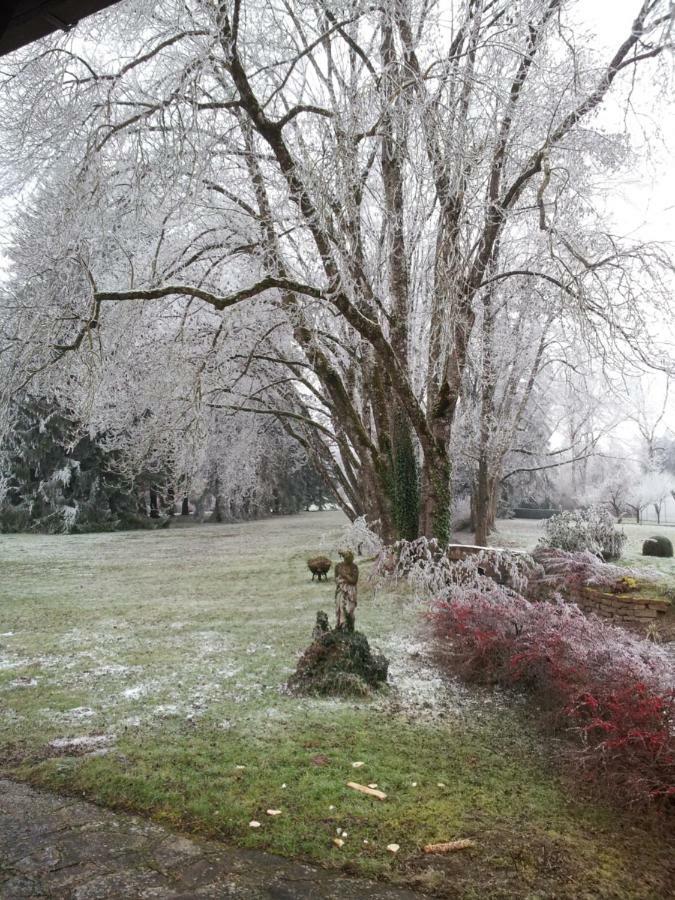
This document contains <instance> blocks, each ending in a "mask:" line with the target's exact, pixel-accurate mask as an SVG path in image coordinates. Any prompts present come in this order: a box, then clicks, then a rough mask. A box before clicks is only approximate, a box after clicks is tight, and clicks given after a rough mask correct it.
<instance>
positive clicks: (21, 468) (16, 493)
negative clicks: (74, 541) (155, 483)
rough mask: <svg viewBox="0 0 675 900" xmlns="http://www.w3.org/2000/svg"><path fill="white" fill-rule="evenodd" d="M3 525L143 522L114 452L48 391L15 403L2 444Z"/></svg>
mask: <svg viewBox="0 0 675 900" xmlns="http://www.w3.org/2000/svg"><path fill="white" fill-rule="evenodd" d="M3 456H4V459H3V466H2V469H3V471H2V482H3V485H4V496H3V497H2V498H1V503H0V531H5V532H7V531H47V532H72V531H75V532H78V531H108V530H112V529H115V528H120V527H130V526H133V525H136V524H140V523H139V522H138V521H137V520H138V518H139V517H138V516H137V499H136V496H135V493H134V491H133V488H132V485H130V484H129V482H128V481H127V480H125V479H124V478H123V477H122V476H121V475H119V474H117V473H116V472H115V471H114V468H113V462H114V459H113V454H111V453H107V452H106V451H105V450H104V449H103V448H102V447H101V445H100V443H97V441H96V438H95V437H92V436H89V435H87V434H85V433H83V431H82V429H81V428H80V425H79V423H78V422H77V421H76V420H75V419H74V418H73V417H72V416H71V415H70V414H69V412H68V411H67V410H64V409H63V408H61V407H59V406H57V405H55V404H54V403H52V402H50V401H49V400H48V399H46V398H44V397H34V396H30V395H26V396H24V397H23V398H21V400H19V401H17V402H16V403H15V408H14V431H13V434H12V435H11V437H10V438H9V440H8V441H7V443H6V445H5V448H4V454H3Z"/></svg>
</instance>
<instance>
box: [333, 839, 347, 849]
mask: <svg viewBox="0 0 675 900" xmlns="http://www.w3.org/2000/svg"><path fill="white" fill-rule="evenodd" d="M333 843H334V844H335V846H336V847H338V848H339V847H344V844H345V842H344V841H343V840H342V838H333Z"/></svg>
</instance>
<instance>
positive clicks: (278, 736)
mask: <svg viewBox="0 0 675 900" xmlns="http://www.w3.org/2000/svg"><path fill="white" fill-rule="evenodd" d="M341 524H342V519H341V516H340V515H339V514H336V513H321V514H318V513H317V514H308V515H304V516H298V517H293V518H285V519H273V520H269V521H267V522H261V523H256V524H248V525H242V526H205V527H202V528H190V529H187V528H185V529H176V530H175V531H172V530H171V529H169V530H168V531H166V530H163V531H157V532H143V533H138V532H133V533H128V534H106V535H83V536H78V537H70V536H60V537H59V536H35V535H30V536H20V535H11V536H8V537H6V538H4V537H3V538H2V556H3V559H2V562H1V563H0V576H2V577H1V578H0V760H2V762H0V766H1V767H2V770H3V771H4V772H5V773H10V774H13V775H15V776H18V777H21V778H24V779H26V780H30V781H33V782H35V783H39V784H44V785H48V786H50V787H53V788H56V789H58V790H62V791H65V792H69V791H71V792H77V793H78V794H80V795H81V794H82V793H84V794H85V795H86V796H88V797H90V798H91V799H94V800H97V801H99V802H101V803H104V804H107V805H110V806H117V807H121V808H124V809H129V810H133V811H134V812H139V813H144V814H149V815H152V816H153V817H155V818H157V819H158V820H161V821H163V822H165V823H169V824H171V825H173V826H176V827H181V828H188V829H192V830H195V831H198V832H200V833H203V834H207V835H210V836H215V837H220V838H222V839H225V840H228V841H233V842H235V843H237V844H239V845H241V846H250V847H257V848H259V849H267V850H270V851H273V852H276V853H280V854H283V855H287V856H292V857H296V858H302V859H306V860H310V861H313V862H318V863H320V864H322V865H326V866H335V867H338V868H342V869H346V870H347V871H353V872H360V873H363V874H371V875H376V876H381V877H387V878H391V879H394V880H404V881H407V882H409V883H413V884H418V885H420V886H424V887H429V888H433V889H435V890H440V891H441V892H444V893H445V894H446V895H447V896H456V897H467V898H470V897H479V896H480V897H485V896H490V897H501V896H503V897H507V896H533V897H534V896H556V897H570V898H571V897H575V898H576V897H583V896H594V897H645V898H647V897H655V896H661V895H665V893H664V892H663V891H662V892H661V893H659V890H660V888H659V885H665V884H667V882H666V881H665V878H666V877H667V876H666V872H665V869H666V866H667V849H666V841H665V836H663V835H660V834H659V833H658V831H657V830H655V829H654V828H652V829H651V830H650V829H649V828H647V827H646V826H645V827H644V828H642V827H641V828H637V830H635V831H634V830H632V829H634V828H635V827H636V826H634V825H628V824H626V823H624V824H622V823H621V822H620V821H618V820H617V818H616V814H614V813H612V814H610V813H608V812H607V811H605V810H603V809H600V808H594V807H591V806H584V805H582V804H579V803H574V802H571V801H570V800H569V799H568V792H567V791H566V789H565V786H564V785H563V784H561V783H560V782H559V781H558V780H557V778H556V777H555V776H554V774H553V773H552V771H551V767H550V765H549V764H548V762H547V759H546V752H547V748H546V745H545V744H544V743H543V742H542V741H541V740H540V739H539V738H538V737H536V736H535V735H536V729H534V728H533V727H531V723H530V722H528V720H527V718H526V716H525V714H524V712H523V711H522V708H520V707H518V706H513V705H511V704H509V703H507V702H506V701H505V698H504V696H503V695H499V694H493V693H490V692H486V691H483V690H480V689H475V690H472V691H468V690H466V689H461V688H459V687H457V688H455V687H453V685H452V684H448V685H445V686H444V684H443V683H442V681H441V680H438V679H436V680H433V679H431V680H429V681H428V682H426V684H427V687H428V688H429V689H428V690H427V691H426V693H425V692H424V691H421V688H420V693H419V694H417V693H416V691H417V690H418V688H419V685H418V681H419V678H418V674H419V672H420V671H421V670H420V666H421V665H422V664H421V663H418V662H416V654H417V653H418V652H419V647H420V646H422V645H421V643H420V639H419V637H417V638H415V634H416V632H417V631H418V629H419V627H420V623H419V618H420V617H419V611H418V610H417V609H415V607H414V606H413V605H412V604H411V603H410V602H409V601H408V600H407V599H406V598H405V596H403V595H402V594H401V593H395V592H394V593H387V592H377V593H376V594H374V593H373V591H372V590H371V589H369V588H368V587H367V585H366V584H365V581H364V583H363V585H362V587H361V589H360V593H359V606H358V610H357V627H358V628H359V629H360V630H362V631H363V632H364V633H365V634H366V635H367V636H368V639H369V640H370V641H371V643H372V644H373V647H374V649H377V650H380V651H382V652H384V653H385V654H386V655H387V656H388V657H390V658H391V659H392V667H391V675H392V680H393V682H394V687H393V688H392V689H391V690H390V691H388V692H384V693H383V694H382V695H380V694H379V693H378V695H377V696H375V697H374V698H373V699H372V700H358V699H356V700H337V699H331V700H320V699H309V698H298V697H293V696H290V695H288V694H287V693H285V692H284V690H283V685H284V684H285V682H286V680H287V678H288V676H289V675H290V673H291V672H292V670H293V669H294V667H295V663H296V660H297V656H298V654H299V653H300V652H301V651H302V650H303V649H304V648H305V647H306V646H307V644H308V643H309V640H310V634H311V630H312V627H313V625H314V620H315V617H316V611H317V610H318V609H320V608H323V609H325V610H326V611H330V612H331V615H332V605H333V590H334V586H333V583H332V580H331V581H328V582H327V583H325V584H318V583H317V582H314V583H312V582H311V581H310V575H309V572H308V571H307V569H306V564H305V560H306V557H307V556H309V555H311V554H312V553H315V552H318V551H320V550H321V549H322V547H321V545H320V544H321V542H320V541H319V535H320V534H321V533H322V532H331V531H332V532H335V531H336V529H339V528H340V527H341ZM366 574H367V567H364V568H362V581H363V580H364V578H365V575H366ZM415 640H417V642H418V643H417V644H415ZM416 666H417V668H416ZM422 668H423V666H422ZM397 685H398V688H397ZM453 691H455V693H453ZM444 693H445V694H447V695H448V696H449V698H450V699H449V701H448V702H447V704H446V705H445V706H444V707H443V708H442V712H443V715H442V716H441V715H436V709H435V703H436V701H437V700H438V699H439V698H440V696H441V695H442V694H444ZM82 737H88V738H96V737H100V738H101V742H102V743H101V746H100V747H99V748H98V749H97V750H96V751H95V752H96V753H99V752H100V751H103V755H91V753H89V752H87V753H83V752H82V749H81V747H80V748H77V745H74V747H73V748H69V747H68V746H66V747H63V746H61V745H59V748H54V746H51V747H50V742H51V741H53V740H55V739H58V740H60V741H63V740H67V739H72V740H77V739H78V738H82ZM356 760H362V761H363V762H364V763H365V766H364V767H363V768H360V769H357V770H355V769H353V768H352V765H351V764H352V762H354V761H356ZM238 766H245V768H244V769H240V768H237V767H238ZM349 780H355V781H359V782H361V783H365V784H367V783H377V784H378V786H379V788H380V789H381V790H383V791H385V792H386V793H387V795H388V798H387V800H386V801H384V802H379V801H377V800H373V799H371V798H367V797H364V796H362V795H360V794H357V793H356V792H353V791H351V790H350V789H349V788H347V787H346V782H347V781H349ZM413 782H416V783H417V784H416V787H413ZM283 784H285V785H286V787H285V788H284V787H282V785H283ZM439 784H442V785H443V787H439V786H438V785H439ZM331 807H334V809H331ZM270 808H275V809H281V810H282V814H281V815H280V816H278V817H276V818H271V817H268V816H267V815H266V810H267V809H270ZM251 819H257V820H258V821H260V822H261V823H262V827H261V828H260V829H257V830H253V829H251V828H249V825H248V823H249V821H250V820H251ZM337 828H341V829H344V830H346V831H347V833H348V836H347V838H346V839H345V844H344V846H343V847H342V848H341V849H340V850H338V849H337V848H335V847H334V846H333V844H332V838H333V837H334V836H335V835H336V829H337ZM455 837H472V838H474V839H475V840H476V842H477V848H476V849H475V850H471V851H465V852H462V853H461V854H456V855H455V856H454V857H452V858H451V859H448V860H444V859H441V858H427V857H424V856H423V855H422V854H421V853H420V848H421V847H422V846H423V845H424V844H426V843H430V842H434V841H442V840H450V839H453V838H455ZM364 841H367V843H364ZM391 842H395V843H398V844H400V847H401V850H400V851H399V853H398V854H397V855H396V856H395V857H392V855H391V854H390V853H388V852H387V851H386V845H387V844H388V843H391ZM643 871H647V872H648V873H649V874H648V875H646V876H644V875H642V874H641V873H642V872H643ZM638 875H639V879H640V880H639V881H637V880H636V879H637V878H638Z"/></svg>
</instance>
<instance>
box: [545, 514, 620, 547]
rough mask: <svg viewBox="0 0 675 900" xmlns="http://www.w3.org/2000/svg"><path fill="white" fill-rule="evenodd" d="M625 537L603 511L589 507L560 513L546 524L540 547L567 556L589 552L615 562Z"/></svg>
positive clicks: (610, 517) (609, 516)
mask: <svg viewBox="0 0 675 900" xmlns="http://www.w3.org/2000/svg"><path fill="white" fill-rule="evenodd" d="M626 540H627V537H626V535H625V534H624V533H623V532H621V531H617V529H616V528H615V526H614V519H613V518H612V516H611V515H610V514H609V512H608V511H607V510H606V509H602V508H601V507H598V506H590V507H588V508H586V509H575V510H572V511H565V512H561V513H559V514H558V515H557V516H553V517H552V518H550V519H547V520H546V524H545V525H544V536H543V537H542V538H541V539H540V541H539V544H540V546H542V547H555V548H557V549H558V550H567V551H568V552H580V551H584V550H586V551H588V552H589V553H594V554H596V555H597V556H601V557H602V558H603V559H605V560H608V559H618V558H619V557H620V556H621V551H622V550H623V545H624V544H625V543H626Z"/></svg>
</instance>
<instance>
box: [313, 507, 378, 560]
mask: <svg viewBox="0 0 675 900" xmlns="http://www.w3.org/2000/svg"><path fill="white" fill-rule="evenodd" d="M375 524H377V523H373V525H375ZM321 544H322V546H324V547H326V546H327V545H328V544H329V545H330V550H331V551H332V552H337V551H338V550H351V551H352V552H353V553H354V555H355V556H377V555H378V554H379V553H381V552H382V549H383V547H384V545H383V543H382V541H381V539H380V537H379V535H377V534H376V533H375V532H374V531H373V529H372V528H371V527H370V526H369V525H368V523H367V522H366V517H365V516H359V517H358V518H356V519H354V521H353V522H350V523H349V525H345V527H344V528H343V529H342V531H341V532H340V534H339V536H338V538H337V540H334V539H332V538H331V539H330V540H328V539H327V536H325V535H324V537H323V538H322V541H321Z"/></svg>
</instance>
